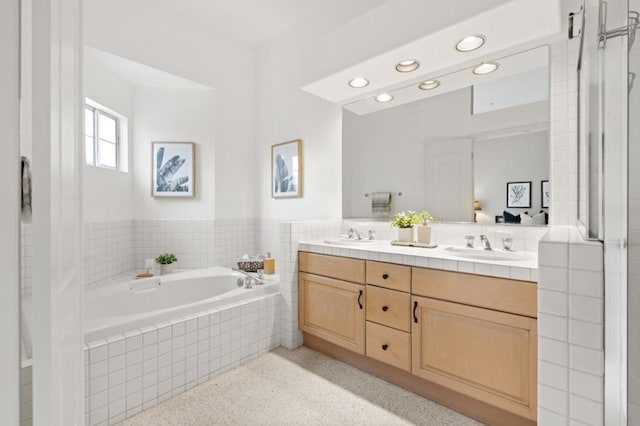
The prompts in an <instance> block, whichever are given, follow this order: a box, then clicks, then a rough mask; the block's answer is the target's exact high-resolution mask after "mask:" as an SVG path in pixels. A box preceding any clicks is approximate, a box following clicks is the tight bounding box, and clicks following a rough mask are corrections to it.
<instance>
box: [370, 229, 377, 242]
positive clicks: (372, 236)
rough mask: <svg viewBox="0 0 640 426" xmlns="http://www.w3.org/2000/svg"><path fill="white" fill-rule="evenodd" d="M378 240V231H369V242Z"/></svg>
mask: <svg viewBox="0 0 640 426" xmlns="http://www.w3.org/2000/svg"><path fill="white" fill-rule="evenodd" d="M375 239H376V231H375V229H369V240H371V241H373V240H375Z"/></svg>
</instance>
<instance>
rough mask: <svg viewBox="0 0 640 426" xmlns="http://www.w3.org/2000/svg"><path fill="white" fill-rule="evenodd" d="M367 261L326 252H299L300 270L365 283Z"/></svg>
mask: <svg viewBox="0 0 640 426" xmlns="http://www.w3.org/2000/svg"><path fill="white" fill-rule="evenodd" d="M364 262H365V261H364V260H360V259H349V258H346V257H338V256H327V255H324V254H316V253H307V252H304V251H301V252H299V255H298V265H299V266H298V270H299V271H301V272H308V273H310V274H316V275H323V276H325V277H330V278H337V279H339V280H345V281H351V282H354V283H362V284H364V282H365V281H364V279H365V273H364V270H365V263H364Z"/></svg>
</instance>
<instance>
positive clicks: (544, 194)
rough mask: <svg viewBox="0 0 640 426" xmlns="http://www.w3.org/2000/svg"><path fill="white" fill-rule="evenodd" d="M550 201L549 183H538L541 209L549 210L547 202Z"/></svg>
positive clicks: (546, 181) (544, 181) (545, 181)
mask: <svg viewBox="0 0 640 426" xmlns="http://www.w3.org/2000/svg"><path fill="white" fill-rule="evenodd" d="M550 199H551V188H550V187H549V181H548V180H543V181H542V182H540V202H541V205H542V208H543V209H548V208H549V201H550Z"/></svg>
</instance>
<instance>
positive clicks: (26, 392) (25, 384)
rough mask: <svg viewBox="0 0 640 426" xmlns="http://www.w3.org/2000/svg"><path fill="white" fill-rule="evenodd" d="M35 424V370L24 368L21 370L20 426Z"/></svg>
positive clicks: (29, 367)
mask: <svg viewBox="0 0 640 426" xmlns="http://www.w3.org/2000/svg"><path fill="white" fill-rule="evenodd" d="M32 424H33V369H32V367H31V366H24V367H22V368H21V369H20V425H21V426H31V425H32Z"/></svg>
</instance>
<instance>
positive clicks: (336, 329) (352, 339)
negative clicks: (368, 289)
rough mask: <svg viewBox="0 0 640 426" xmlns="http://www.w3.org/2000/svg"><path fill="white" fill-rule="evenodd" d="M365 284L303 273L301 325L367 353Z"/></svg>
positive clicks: (307, 329)
mask: <svg viewBox="0 0 640 426" xmlns="http://www.w3.org/2000/svg"><path fill="white" fill-rule="evenodd" d="M364 290H365V287H364V286H363V285H359V284H353V283H349V282H346V281H340V280H335V279H332V278H327V277H321V276H319V275H313V274H307V273H304V272H301V273H300V303H299V315H300V318H299V321H300V329H301V330H302V331H304V332H305V333H309V334H313V335H314V336H318V337H320V338H322V339H325V340H327V341H329V342H331V343H334V344H336V345H339V346H342V347H344V348H347V349H350V350H352V351H354V352H357V353H360V354H364V353H365V345H364V333H365V323H364V321H365V309H364V307H365V294H364V292H365V291H364Z"/></svg>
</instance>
